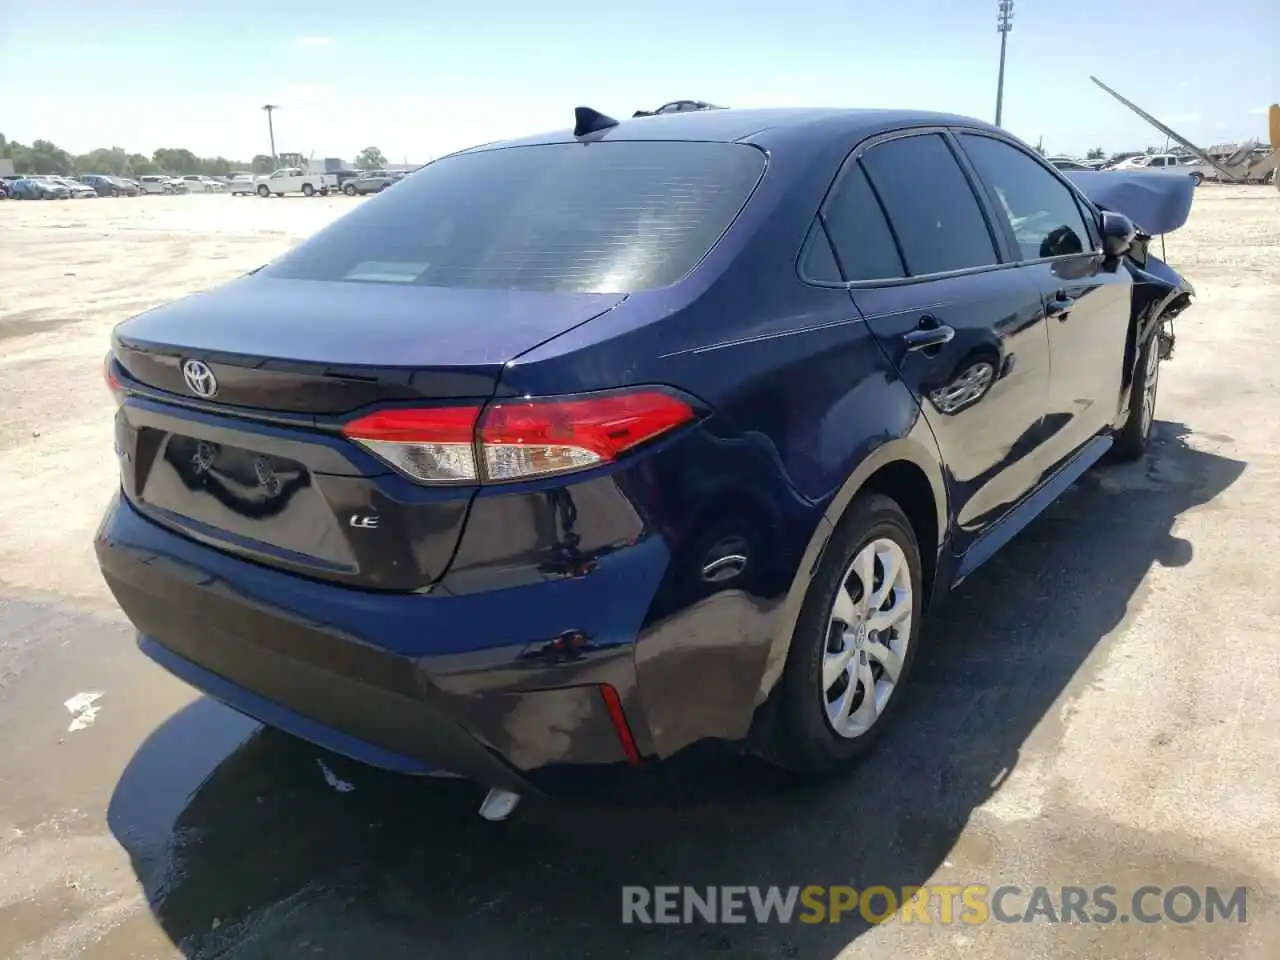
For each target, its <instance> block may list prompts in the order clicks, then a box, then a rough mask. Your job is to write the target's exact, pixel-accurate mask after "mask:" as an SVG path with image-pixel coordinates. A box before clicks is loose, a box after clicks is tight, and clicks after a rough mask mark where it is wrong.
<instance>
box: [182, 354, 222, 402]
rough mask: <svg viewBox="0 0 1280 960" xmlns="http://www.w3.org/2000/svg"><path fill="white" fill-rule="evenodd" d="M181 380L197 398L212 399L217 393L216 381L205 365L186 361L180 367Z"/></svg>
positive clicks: (196, 361)
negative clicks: (185, 382) (184, 381)
mask: <svg viewBox="0 0 1280 960" xmlns="http://www.w3.org/2000/svg"><path fill="white" fill-rule="evenodd" d="M182 379H184V380H186V381H187V386H188V387H190V388H191V392H192V393H194V394H195V395H196V396H197V397H206V398H207V397H212V396H213V395H214V394H215V393H217V392H218V381H217V380H216V379H215V378H214V376H213V371H212V370H210V369H209V365H208V364H207V363H202V362H201V361H199V360H188V361H186V362H185V363H184V364H183V365H182Z"/></svg>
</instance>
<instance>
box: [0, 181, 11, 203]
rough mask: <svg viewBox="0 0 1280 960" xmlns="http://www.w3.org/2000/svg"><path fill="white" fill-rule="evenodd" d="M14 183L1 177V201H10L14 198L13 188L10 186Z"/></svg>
mask: <svg viewBox="0 0 1280 960" xmlns="http://www.w3.org/2000/svg"><path fill="white" fill-rule="evenodd" d="M12 182H13V181H11V180H10V179H9V178H8V177H0V200H8V199H9V198H10V197H12V196H13V187H12V186H10V184H11V183H12Z"/></svg>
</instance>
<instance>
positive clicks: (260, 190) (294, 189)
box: [255, 167, 339, 197]
mask: <svg viewBox="0 0 1280 960" xmlns="http://www.w3.org/2000/svg"><path fill="white" fill-rule="evenodd" d="M256 183H257V188H256V190H255V192H256V193H257V194H258V196H260V197H270V196H272V195H273V194H274V195H275V196H277V197H283V196H284V195H285V194H287V193H300V194H302V195H303V196H304V197H310V196H314V195H315V194H317V193H318V194H320V195H321V196H324V195H325V194H327V193H328V192H329V191H330V190H332V191H333V192H335V193H336V192H337V191H338V187H339V183H338V175H337V174H335V173H308V172H307V171H305V170H303V169H302V168H301V167H281V168H280V169H279V170H277V171H275V172H274V173H270V174H267V175H266V176H265V177H259V178H258V179H257V181H256Z"/></svg>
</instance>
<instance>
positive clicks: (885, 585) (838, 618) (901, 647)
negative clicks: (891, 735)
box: [822, 538, 912, 739]
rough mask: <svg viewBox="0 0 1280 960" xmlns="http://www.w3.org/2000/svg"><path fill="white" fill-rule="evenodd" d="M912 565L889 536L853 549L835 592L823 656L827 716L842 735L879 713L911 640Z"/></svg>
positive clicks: (860, 730)
mask: <svg viewBox="0 0 1280 960" xmlns="http://www.w3.org/2000/svg"><path fill="white" fill-rule="evenodd" d="M911 611H912V586H911V568H910V566H909V564H908V563H907V558H906V554H905V553H904V552H903V550H902V548H901V547H900V546H898V544H897V543H895V542H894V541H893V540H890V539H888V538H879V539H876V540H872V541H871V542H870V543H868V544H866V545H865V546H863V547H862V548H861V549H859V550H858V552H857V553H856V554H855V555H854V558H853V562H852V563H850V564H849V567H848V569H847V570H846V571H845V574H844V577H843V578H842V579H841V581H840V588H839V589H838V590H837V592H836V597H835V602H834V603H833V605H832V610H831V614H830V617H829V618H828V626H827V643H826V647H825V648H824V652H823V658H822V698H823V706H824V707H825V709H826V714H827V721H828V722H829V723H830V724H831V728H832V730H834V731H835V732H836V733H837V734H838V735H840V736H841V737H845V738H847V739H853V738H856V737H860V736H862V735H863V734H864V733H866V732H867V731H868V730H870V729H871V727H872V726H874V724H875V722H876V721H877V720H878V719H879V718H880V716H881V714H883V713H884V710H885V707H886V706H887V705H888V703H889V698H890V697H892V696H893V693H894V691H895V689H896V688H897V685H898V678H899V677H900V676H901V675H902V666H903V663H904V661H905V659H906V655H907V646H908V644H910V642H911V615H912V614H911Z"/></svg>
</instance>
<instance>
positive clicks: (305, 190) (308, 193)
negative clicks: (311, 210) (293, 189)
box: [302, 183, 316, 197]
mask: <svg viewBox="0 0 1280 960" xmlns="http://www.w3.org/2000/svg"><path fill="white" fill-rule="evenodd" d="M302 195H303V196H304V197H314V196H315V195H316V188H315V187H313V186H312V185H311V184H309V183H304V184H303V185H302Z"/></svg>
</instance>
